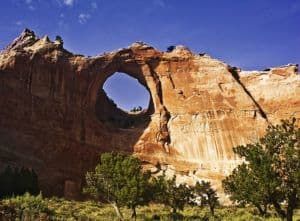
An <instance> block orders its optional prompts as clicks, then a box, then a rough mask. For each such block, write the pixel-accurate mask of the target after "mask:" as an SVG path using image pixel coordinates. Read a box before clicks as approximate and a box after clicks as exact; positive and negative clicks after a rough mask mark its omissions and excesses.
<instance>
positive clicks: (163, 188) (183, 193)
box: [153, 173, 191, 214]
mask: <svg viewBox="0 0 300 221" xmlns="http://www.w3.org/2000/svg"><path fill="white" fill-rule="evenodd" d="M153 191H154V193H155V201H156V202H158V203H162V204H165V205H167V206H169V207H171V208H172V213H173V214H176V213H177V210H183V209H184V206H185V205H186V204H188V203H189V202H190V199H191V190H190V188H189V187H188V186H187V185H184V184H179V185H177V184H176V176H175V175H174V176H173V177H172V178H171V179H167V178H166V176H165V173H163V175H160V176H158V177H157V178H154V181H153Z"/></svg>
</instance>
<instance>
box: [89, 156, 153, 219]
mask: <svg viewBox="0 0 300 221" xmlns="http://www.w3.org/2000/svg"><path fill="white" fill-rule="evenodd" d="M149 179H150V173H148V172H145V173H144V172H143V171H142V167H141V162H140V160H139V159H137V158H135V157H133V156H127V155H125V154H120V153H104V154H102V155H101V157H100V163H99V164H98V165H97V166H96V168H95V170H94V171H92V172H88V173H87V174H86V188H85V189H84V192H86V193H89V194H91V195H93V196H95V197H100V198H102V199H104V200H106V201H107V202H108V203H110V204H111V205H112V206H113V207H114V209H115V211H116V214H117V216H118V217H119V218H120V219H123V215H122V213H121V211H120V207H121V206H127V207H128V208H130V209H132V218H134V219H135V218H136V207H137V206H140V205H146V204H147V203H148V202H149V200H150V193H151V191H150V190H149V188H150V184H149Z"/></svg>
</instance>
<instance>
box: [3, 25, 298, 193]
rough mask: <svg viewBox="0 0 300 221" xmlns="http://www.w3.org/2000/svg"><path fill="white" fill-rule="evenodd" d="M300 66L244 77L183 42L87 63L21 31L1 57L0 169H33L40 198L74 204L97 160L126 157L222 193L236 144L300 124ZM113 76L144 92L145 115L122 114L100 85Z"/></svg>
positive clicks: (138, 48)
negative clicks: (291, 121) (288, 122)
mask: <svg viewBox="0 0 300 221" xmlns="http://www.w3.org/2000/svg"><path fill="white" fill-rule="evenodd" d="M297 68H298V66H297V65H287V66H283V67H278V68H271V69H269V70H266V71H261V72H258V71H255V72H245V71H241V70H239V69H237V68H233V67H230V66H229V65H227V64H225V63H223V62H221V61H219V60H216V59H213V58H211V57H209V56H208V55H205V54H204V55H203V54H201V55H195V54H193V53H192V52H191V51H189V49H187V48H185V47H182V46H177V47H176V48H175V49H174V50H173V51H171V52H160V51H158V50H156V49H155V48H153V47H151V46H148V45H146V44H144V43H141V42H138V43H134V44H132V45H131V46H130V47H128V48H123V49H120V50H117V51H114V52H110V53H105V54H102V55H99V56H95V57H84V56H82V55H75V54H72V53H70V52H68V51H67V50H65V49H64V48H63V46H62V44H61V43H60V42H51V41H50V40H49V39H48V38H47V37H44V38H41V39H40V38H38V37H36V36H35V35H34V33H33V32H32V31H30V30H25V31H24V32H23V33H22V34H21V35H20V36H19V37H18V38H17V39H16V40H15V41H14V42H13V43H12V44H11V45H9V46H8V47H7V48H6V49H5V50H4V51H2V52H1V54H0V94H1V97H0V166H4V165H6V164H10V165H15V166H27V167H32V168H34V169H35V170H36V171H37V173H38V175H39V182H40V185H41V188H42V190H43V192H44V193H45V194H46V195H52V194H55V195H59V196H60V195H63V193H65V194H66V193H68V194H67V195H68V196H72V198H74V197H75V198H76V194H75V195H74V192H76V191H77V190H78V193H79V188H80V186H81V185H82V183H83V180H84V174H85V172H86V171H87V170H88V169H90V168H92V167H93V166H94V165H95V163H96V162H97V160H98V157H99V154H100V153H101V152H105V151H123V152H127V153H133V154H135V155H136V156H138V157H139V158H140V159H142V160H143V162H144V163H145V168H150V169H153V168H155V166H156V165H157V164H158V163H160V164H161V165H162V167H163V168H165V169H166V170H167V171H168V173H169V174H172V173H176V174H179V178H178V181H179V182H183V181H184V182H189V183H191V184H192V183H194V182H195V180H197V179H206V180H211V181H212V182H213V185H214V186H215V187H216V188H218V189H220V181H221V179H222V178H223V177H224V176H225V175H227V174H229V173H230V171H231V170H232V169H233V168H234V167H235V166H236V165H237V164H238V163H239V162H240V159H237V158H236V156H235V155H234V154H233V152H232V147H233V146H237V145H240V144H246V143H248V142H253V141H255V140H257V139H258V138H259V137H260V136H262V135H263V133H264V130H265V128H266V127H267V125H268V124H274V123H278V122H279V120H280V119H283V118H289V117H292V116H293V117H296V118H297V119H298V122H299V120H300V96H299V95H300V75H299V74H298V73H297V72H298V70H297ZM115 72H124V73H127V74H128V75H130V76H132V77H134V78H136V79H137V80H138V81H139V82H140V83H141V84H142V85H143V86H145V88H146V89H147V90H148V91H149V93H150V95H151V101H150V103H149V107H148V110H147V111H145V112H142V113H140V114H129V113H126V112H124V111H122V110H120V109H118V108H117V106H116V105H115V104H114V103H113V101H111V100H110V99H109V98H108V97H107V95H106V94H105V92H104V90H103V88H102V87H103V84H104V82H105V81H106V79H107V78H108V77H110V76H111V75H113V74H114V73H115ZM70 186H71V187H72V188H69V189H71V190H69V189H68V187H70ZM76 189H77V190H76Z"/></svg>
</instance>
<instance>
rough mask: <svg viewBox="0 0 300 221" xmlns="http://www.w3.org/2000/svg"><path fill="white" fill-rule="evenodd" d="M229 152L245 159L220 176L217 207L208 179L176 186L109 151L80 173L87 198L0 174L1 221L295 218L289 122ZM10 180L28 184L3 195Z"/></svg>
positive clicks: (296, 147)
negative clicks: (45, 192) (45, 193)
mask: <svg viewBox="0 0 300 221" xmlns="http://www.w3.org/2000/svg"><path fill="white" fill-rule="evenodd" d="M234 152H235V153H236V154H237V155H238V156H239V157H241V158H243V159H244V163H242V164H240V165H239V166H238V167H237V168H235V169H234V170H233V171H232V173H231V174H230V175H229V176H228V177H226V178H225V179H224V180H223V188H224V191H225V193H227V194H228V195H229V196H230V199H231V201H232V202H233V204H232V206H227V207H226V206H222V205H220V203H219V199H218V196H217V192H216V190H215V189H213V188H212V186H211V184H210V183H209V182H205V181H201V182H197V183H196V184H195V185H194V186H188V185H186V184H177V182H176V176H173V177H167V176H166V174H165V173H164V172H163V171H161V173H160V174H159V175H155V176H154V175H153V174H151V172H150V171H144V170H143V168H142V162H141V161H140V160H139V159H137V158H135V157H134V156H130V155H126V154H122V153H115V152H112V153H104V154H102V155H101V156H100V159H99V163H98V165H96V167H95V169H94V170H92V171H89V172H87V174H86V185H85V187H84V189H83V192H84V194H87V195H89V196H90V197H91V198H90V199H91V200H90V201H82V202H76V201H67V200H64V199H59V198H43V197H42V194H41V193H40V194H39V195H36V196H33V195H34V194H36V193H37V188H36V180H35V179H34V177H36V175H35V173H34V172H33V171H30V170H25V169H24V168H23V169H21V170H15V171H16V172H14V173H13V172H12V171H13V170H12V169H10V168H7V169H6V170H4V172H3V173H2V175H1V176H0V177H1V181H0V182H1V191H2V192H1V194H2V195H1V197H2V198H3V199H2V200H1V202H0V220H225V221H226V220H228V221H229V220H232V221H235V220H236V221H238V220H245V221H246V220H247V221H248V220H257V221H259V220H269V221H275V220H287V221H292V220H300V214H299V210H297V209H298V208H299V206H300V205H299V201H300V200H299V195H300V129H299V128H298V127H297V126H296V120H295V119H292V120H284V121H282V122H281V124H279V125H275V126H273V125H270V126H269V127H268V128H267V130H266V134H265V136H264V137H262V138H261V139H260V140H258V141H257V142H256V143H252V144H247V145H242V146H237V147H235V148H234ZM18 171H19V172H18ZM11 174H14V176H12V175H11ZM18 174H19V175H18ZM20 174H22V175H20ZM24 174H27V175H26V176H25V175H24ZM9 177H15V178H14V179H15V180H16V179H21V178H20V177H24V180H22V179H23V178H22V179H21V180H22V182H18V183H27V184H26V185H27V186H26V185H25V184H24V185H23V186H22V188H23V189H22V191H20V188H19V191H16V190H10V192H6V194H3V191H4V190H3V189H4V188H3V187H5V186H6V187H7V186H9V185H7V183H8V182H9V180H11V182H12V180H13V179H12V178H9ZM16 177H17V178H16ZM18 177H19V178H18ZM25 177H26V179H25ZM29 177H31V179H29ZM25 180H28V181H26V182H25ZM29 180H30V181H29ZM29 183H30V184H31V185H28V184H29ZM4 184H5V185H4ZM33 187H34V188H33ZM14 188H17V186H15V187H14ZM25 191H28V192H30V193H31V194H29V193H25V194H24V192H25ZM23 194H24V195H23Z"/></svg>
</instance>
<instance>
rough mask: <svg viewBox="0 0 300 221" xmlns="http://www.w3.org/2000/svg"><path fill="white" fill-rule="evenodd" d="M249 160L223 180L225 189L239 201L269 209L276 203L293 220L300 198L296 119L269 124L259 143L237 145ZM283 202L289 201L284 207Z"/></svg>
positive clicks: (283, 215)
mask: <svg viewBox="0 0 300 221" xmlns="http://www.w3.org/2000/svg"><path fill="white" fill-rule="evenodd" d="M234 152H235V153H236V154H238V155H239V156H240V157H242V158H244V159H245V163H243V164H242V165H240V166H238V167H237V168H236V169H235V170H234V171H233V173H232V174H231V175H230V176H228V177H227V178H226V179H225V180H224V181H223V186H224V189H225V192H226V193H228V194H230V195H231V199H233V200H236V201H238V202H244V203H251V204H253V205H254V206H256V207H258V208H259V207H263V209H259V210H264V211H266V207H267V205H268V204H272V205H273V206H274V208H275V210H276V212H277V213H278V215H279V216H280V217H281V218H282V219H287V221H292V217H293V211H294V209H295V208H296V207H297V205H298V204H299V201H300V196H299V192H300V128H299V127H297V124H296V119H295V118H293V119H292V120H282V121H281V124H279V125H275V126H274V125H269V126H268V128H267V130H266V134H265V136H264V137H262V138H261V139H260V140H259V141H258V142H257V143H254V144H247V145H242V146H238V147H236V148H234ZM283 204H286V206H285V207H283Z"/></svg>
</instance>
